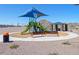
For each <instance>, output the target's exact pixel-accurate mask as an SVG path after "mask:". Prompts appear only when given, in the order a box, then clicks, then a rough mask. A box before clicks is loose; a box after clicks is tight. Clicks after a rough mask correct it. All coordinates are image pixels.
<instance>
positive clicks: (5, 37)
mask: <svg viewBox="0 0 79 59" xmlns="http://www.w3.org/2000/svg"><path fill="white" fill-rule="evenodd" d="M3 42H4V43H6V42H9V32H4V33H3Z"/></svg>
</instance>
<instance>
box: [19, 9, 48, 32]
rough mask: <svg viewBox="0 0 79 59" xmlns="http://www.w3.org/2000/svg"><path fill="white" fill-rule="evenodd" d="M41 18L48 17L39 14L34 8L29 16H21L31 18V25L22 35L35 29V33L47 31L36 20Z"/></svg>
mask: <svg viewBox="0 0 79 59" xmlns="http://www.w3.org/2000/svg"><path fill="white" fill-rule="evenodd" d="M41 16H47V15H45V14H43V13H41V12H39V11H38V10H37V9H35V8H32V10H31V11H30V12H28V13H27V14H25V15H22V16H20V17H29V24H28V25H27V26H26V28H25V30H24V31H23V32H22V33H26V32H28V31H29V32H30V29H32V28H33V32H38V30H37V29H39V30H41V31H47V30H46V28H44V27H43V26H42V25H41V24H40V23H38V22H37V21H36V19H37V18H38V17H41Z"/></svg>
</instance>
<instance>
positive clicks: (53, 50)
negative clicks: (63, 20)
mask: <svg viewBox="0 0 79 59" xmlns="http://www.w3.org/2000/svg"><path fill="white" fill-rule="evenodd" d="M16 29H17V28H15V30H14V28H8V29H7V31H10V32H15V31H18V32H19V31H21V29H20V28H19V29H18V30H16ZM0 31H1V32H0V33H2V32H4V31H6V30H5V29H4V30H2V29H0ZM63 43H64V44H63ZM14 44H15V45H19V47H18V48H17V49H11V48H10V46H11V45H14ZM0 55H79V37H77V38H74V39H71V40H61V41H44V42H43V41H42V42H41V41H36V42H34V41H30V42H29V41H28V42H23V41H22V42H9V43H2V42H0Z"/></svg>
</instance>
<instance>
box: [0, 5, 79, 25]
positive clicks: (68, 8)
mask: <svg viewBox="0 0 79 59" xmlns="http://www.w3.org/2000/svg"><path fill="white" fill-rule="evenodd" d="M32 7H34V8H36V9H37V10H39V11H40V12H42V13H44V14H47V15H48V16H43V17H40V18H38V20H37V21H40V20H42V19H46V20H48V21H50V22H65V23H79V6H78V5H77V6H76V5H71V4H0V24H10V25H12V24H21V25H24V24H27V23H28V21H29V19H28V18H26V17H19V16H21V15H23V14H25V13H27V12H28V11H30V10H31V9H32Z"/></svg>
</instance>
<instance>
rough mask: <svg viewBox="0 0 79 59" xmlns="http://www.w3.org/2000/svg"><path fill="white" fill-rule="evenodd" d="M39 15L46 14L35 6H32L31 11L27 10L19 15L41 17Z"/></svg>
mask: <svg viewBox="0 0 79 59" xmlns="http://www.w3.org/2000/svg"><path fill="white" fill-rule="evenodd" d="M41 16H47V15H46V14H44V13H42V12H40V11H38V10H37V9H35V8H32V10H31V11H29V12H27V13H26V14H24V15H22V16H20V17H32V18H38V17H41Z"/></svg>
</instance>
